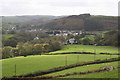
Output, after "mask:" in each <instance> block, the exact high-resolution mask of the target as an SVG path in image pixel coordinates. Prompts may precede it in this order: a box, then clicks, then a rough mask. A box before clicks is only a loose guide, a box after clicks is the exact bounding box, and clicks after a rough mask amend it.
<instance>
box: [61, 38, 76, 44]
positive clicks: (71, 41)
mask: <svg viewBox="0 0 120 80" xmlns="http://www.w3.org/2000/svg"><path fill="white" fill-rule="evenodd" d="M63 44H65V45H66V44H77V41H76V39H75V38H71V39H68V40H66V41H64V42H63Z"/></svg>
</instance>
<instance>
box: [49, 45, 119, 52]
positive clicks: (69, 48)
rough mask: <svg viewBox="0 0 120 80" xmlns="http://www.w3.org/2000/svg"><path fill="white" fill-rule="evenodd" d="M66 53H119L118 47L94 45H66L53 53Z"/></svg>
mask: <svg viewBox="0 0 120 80" xmlns="http://www.w3.org/2000/svg"><path fill="white" fill-rule="evenodd" d="M119 49H120V48H119ZM65 52H92V53H119V51H118V47H113V46H93V45H65V46H63V47H62V49H61V50H58V51H55V52H51V53H65Z"/></svg>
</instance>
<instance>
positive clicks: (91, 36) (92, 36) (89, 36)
mask: <svg viewBox="0 0 120 80" xmlns="http://www.w3.org/2000/svg"><path fill="white" fill-rule="evenodd" d="M84 38H88V39H90V40H92V41H93V40H94V38H95V35H86V36H85V37H84Z"/></svg>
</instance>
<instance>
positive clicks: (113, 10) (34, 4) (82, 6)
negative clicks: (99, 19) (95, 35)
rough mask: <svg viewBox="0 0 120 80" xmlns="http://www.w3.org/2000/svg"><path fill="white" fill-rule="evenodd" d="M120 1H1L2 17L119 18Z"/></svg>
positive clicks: (0, 12)
mask: <svg viewBox="0 0 120 80" xmlns="http://www.w3.org/2000/svg"><path fill="white" fill-rule="evenodd" d="M118 2H119V0H0V15H1V16H15V15H17V16H20V15H54V16H61V15H79V14H84V13H90V14H91V15H107V16H118Z"/></svg>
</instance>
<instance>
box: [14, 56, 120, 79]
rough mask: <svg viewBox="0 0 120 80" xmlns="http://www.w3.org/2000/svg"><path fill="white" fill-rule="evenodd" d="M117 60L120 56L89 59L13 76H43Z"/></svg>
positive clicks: (119, 59)
mask: <svg viewBox="0 0 120 80" xmlns="http://www.w3.org/2000/svg"><path fill="white" fill-rule="evenodd" d="M115 61H120V57H119V58H111V59H105V60H96V61H89V62H83V63H77V64H71V65H67V66H61V67H56V68H52V69H48V70H45V71H37V72H33V73H28V74H25V75H19V76H13V77H36V76H41V75H45V74H48V73H53V72H58V71H62V70H65V69H70V68H74V67H78V66H85V65H92V64H100V63H108V62H115Z"/></svg>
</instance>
